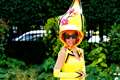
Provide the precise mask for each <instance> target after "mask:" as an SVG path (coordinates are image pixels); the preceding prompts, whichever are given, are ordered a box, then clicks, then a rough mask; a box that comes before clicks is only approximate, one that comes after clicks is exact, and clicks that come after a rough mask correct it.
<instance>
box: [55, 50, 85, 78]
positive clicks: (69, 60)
mask: <svg viewBox="0 0 120 80" xmlns="http://www.w3.org/2000/svg"><path fill="white" fill-rule="evenodd" d="M78 53H79V55H80V56H81V57H80V60H78V59H76V57H75V56H74V55H72V53H71V51H69V50H67V51H66V53H65V54H66V55H67V56H66V60H65V63H64V65H63V67H62V71H61V72H60V71H58V72H57V74H56V77H60V80H85V77H82V78H81V77H79V76H80V74H78V73H77V72H83V73H85V61H84V57H83V54H82V53H80V51H79V52H78Z"/></svg>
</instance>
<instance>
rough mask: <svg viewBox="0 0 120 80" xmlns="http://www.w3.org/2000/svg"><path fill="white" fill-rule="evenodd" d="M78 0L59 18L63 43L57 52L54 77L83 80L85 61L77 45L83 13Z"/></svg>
mask: <svg viewBox="0 0 120 80" xmlns="http://www.w3.org/2000/svg"><path fill="white" fill-rule="evenodd" d="M79 2H80V0H74V4H73V6H72V7H71V8H70V9H69V10H68V11H67V13H66V14H65V15H64V16H63V17H62V18H61V20H60V33H59V38H60V40H61V41H62V43H63V44H64V46H63V47H62V48H61V50H60V51H59V53H58V58H57V61H56V64H55V66H54V72H53V73H54V77H58V78H60V80H85V61H84V53H83V49H81V48H78V47H77V45H78V44H80V43H81V41H82V40H83V37H84V34H83V32H82V27H83V22H82V21H84V19H83V15H82V13H80V12H81V10H80V9H81V8H79Z"/></svg>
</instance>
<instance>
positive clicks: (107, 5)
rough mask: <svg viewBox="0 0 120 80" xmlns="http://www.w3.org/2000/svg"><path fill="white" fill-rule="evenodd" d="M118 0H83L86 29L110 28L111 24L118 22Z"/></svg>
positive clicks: (119, 19) (119, 18)
mask: <svg viewBox="0 0 120 80" xmlns="http://www.w3.org/2000/svg"><path fill="white" fill-rule="evenodd" d="M119 4H120V2H119V0H89V1H86V0H85V1H83V4H82V6H83V13H84V15H85V18H86V22H87V25H88V27H87V29H94V30H96V29H97V28H98V27H99V29H105V30H106V31H107V30H109V29H110V27H111V25H113V24H114V23H119V22H120V15H119V14H120V11H119V9H120V7H119Z"/></svg>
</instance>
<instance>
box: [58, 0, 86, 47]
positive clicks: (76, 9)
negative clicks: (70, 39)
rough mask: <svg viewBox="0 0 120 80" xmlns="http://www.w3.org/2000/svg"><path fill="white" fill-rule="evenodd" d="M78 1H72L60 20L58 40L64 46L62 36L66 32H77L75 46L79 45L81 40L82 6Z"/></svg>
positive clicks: (82, 35) (82, 25) (82, 34)
mask: <svg viewBox="0 0 120 80" xmlns="http://www.w3.org/2000/svg"><path fill="white" fill-rule="evenodd" d="M80 4H81V3H80V0H73V3H72V5H71V6H70V8H69V9H68V11H67V12H66V13H65V14H64V15H63V16H62V17H61V19H60V26H59V29H60V33H59V34H60V35H59V37H60V40H61V41H62V42H63V43H64V45H66V43H65V41H64V37H63V34H64V32H66V31H68V30H75V31H77V32H78V39H77V42H76V45H78V44H80V42H81V41H82V40H83V37H84V33H83V27H84V16H83V14H82V6H81V5H80Z"/></svg>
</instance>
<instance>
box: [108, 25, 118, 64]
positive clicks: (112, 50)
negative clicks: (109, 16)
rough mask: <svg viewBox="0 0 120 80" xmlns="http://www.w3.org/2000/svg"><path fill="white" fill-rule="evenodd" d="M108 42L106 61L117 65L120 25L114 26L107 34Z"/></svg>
mask: <svg viewBox="0 0 120 80" xmlns="http://www.w3.org/2000/svg"><path fill="white" fill-rule="evenodd" d="M108 35H109V37H110V42H109V44H107V48H108V53H107V56H108V60H109V61H110V62H112V63H117V64H119V61H120V55H119V54H120V24H114V25H113V26H112V28H111V30H110V32H109V34H108Z"/></svg>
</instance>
